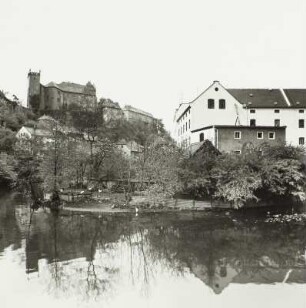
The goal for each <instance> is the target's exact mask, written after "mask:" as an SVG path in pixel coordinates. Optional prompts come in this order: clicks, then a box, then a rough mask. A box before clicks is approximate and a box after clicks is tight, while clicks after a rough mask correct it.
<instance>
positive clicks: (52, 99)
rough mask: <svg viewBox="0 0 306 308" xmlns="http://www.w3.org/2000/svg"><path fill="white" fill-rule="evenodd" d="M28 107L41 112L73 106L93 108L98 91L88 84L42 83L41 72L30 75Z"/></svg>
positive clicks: (30, 73)
mask: <svg viewBox="0 0 306 308" xmlns="http://www.w3.org/2000/svg"><path fill="white" fill-rule="evenodd" d="M28 80H29V86H28V98H27V107H28V108H31V109H34V110H37V111H38V110H40V111H45V110H46V111H47V110H59V109H64V110H65V109H66V108H67V107H68V106H69V105H71V104H78V105H83V106H84V105H86V106H93V105H94V104H96V102H97V96H96V89H95V87H94V85H93V84H92V83H90V82H88V83H87V84H86V85H80V84H77V83H72V82H61V83H55V82H49V83H48V84H46V85H42V84H41V83H40V72H31V70H30V71H29V73H28Z"/></svg>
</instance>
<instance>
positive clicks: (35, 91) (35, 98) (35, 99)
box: [27, 70, 40, 110]
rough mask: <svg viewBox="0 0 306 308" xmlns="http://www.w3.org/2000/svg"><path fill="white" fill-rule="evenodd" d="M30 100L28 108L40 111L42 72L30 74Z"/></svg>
mask: <svg viewBox="0 0 306 308" xmlns="http://www.w3.org/2000/svg"><path fill="white" fill-rule="evenodd" d="M28 80H29V86H28V100H27V107H28V108H31V109H35V110H38V109H39V105H40V71H39V72H31V70H30V71H29V73H28Z"/></svg>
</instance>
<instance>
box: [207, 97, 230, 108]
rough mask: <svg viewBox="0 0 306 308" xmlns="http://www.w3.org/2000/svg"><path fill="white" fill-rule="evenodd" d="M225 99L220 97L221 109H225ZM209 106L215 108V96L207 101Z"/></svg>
mask: <svg viewBox="0 0 306 308" xmlns="http://www.w3.org/2000/svg"><path fill="white" fill-rule="evenodd" d="M225 104H226V102H225V99H219V109H225ZM207 108H208V109H214V108H215V100H214V99H213V98H209V99H208V101H207Z"/></svg>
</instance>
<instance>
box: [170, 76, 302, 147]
mask: <svg viewBox="0 0 306 308" xmlns="http://www.w3.org/2000/svg"><path fill="white" fill-rule="evenodd" d="M305 110H306V89H227V88H225V87H224V86H223V85H222V84H221V83H220V82H219V81H214V82H213V83H212V84H211V85H210V86H209V87H208V88H207V89H206V90H205V91H203V92H202V93H201V94H200V95H199V96H197V97H196V98H195V99H194V100H192V101H191V102H188V103H185V104H181V105H180V106H179V107H178V108H177V110H176V112H175V118H174V132H173V134H174V138H175V139H176V141H177V144H178V145H179V146H180V147H183V148H189V147H193V146H194V145H195V144H197V143H199V142H202V141H203V137H204V139H211V138H213V137H212V134H214V133H213V131H214V130H216V129H217V130H218V132H219V134H222V135H226V134H232V132H233V131H234V130H235V127H243V128H241V130H242V131H243V132H244V133H243V135H246V132H247V130H248V133H247V134H248V136H249V137H250V138H253V139H252V140H248V142H252V143H253V144H257V143H258V139H257V131H258V132H259V133H260V131H262V132H263V133H264V135H263V138H264V139H265V136H266V135H265V134H268V133H269V132H271V133H272V132H274V133H275V136H276V138H275V139H272V138H268V137H267V136H266V142H267V143H271V144H274V143H275V142H276V141H281V139H282V138H283V136H284V131H285V141H286V143H288V144H292V145H304V144H305V138H306V128H305ZM218 126H219V127H218ZM221 126H224V127H221ZM225 126H227V127H225ZM208 127H211V129H208ZM212 127H214V128H212ZM254 127H255V128H254ZM276 127H282V128H281V129H277V128H276ZM203 128H206V129H205V130H206V133H205V132H204V130H203ZM225 131H226V132H225ZM242 131H241V133H242ZM280 132H281V133H280ZM279 133H280V136H279ZM223 140H224V139H219V141H218V143H217V144H216V145H217V146H219V147H222V145H221V143H222V142H223ZM240 142H242V140H241V141H240ZM227 147H228V146H225V148H226V149H227ZM228 150H230V149H228ZM237 151H238V150H237Z"/></svg>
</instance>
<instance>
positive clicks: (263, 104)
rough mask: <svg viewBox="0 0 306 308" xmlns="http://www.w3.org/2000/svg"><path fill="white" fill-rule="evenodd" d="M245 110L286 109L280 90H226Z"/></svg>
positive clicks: (286, 105)
mask: <svg viewBox="0 0 306 308" xmlns="http://www.w3.org/2000/svg"><path fill="white" fill-rule="evenodd" d="M226 90H227V91H228V92H229V93H230V94H231V95H232V96H234V97H235V98H236V99H237V101H239V102H240V103H241V104H243V105H246V106H247V108H252V107H254V108H286V107H287V108H288V107H289V106H288V104H287V102H286V100H285V98H284V96H283V94H282V92H281V90H280V89H226Z"/></svg>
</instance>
